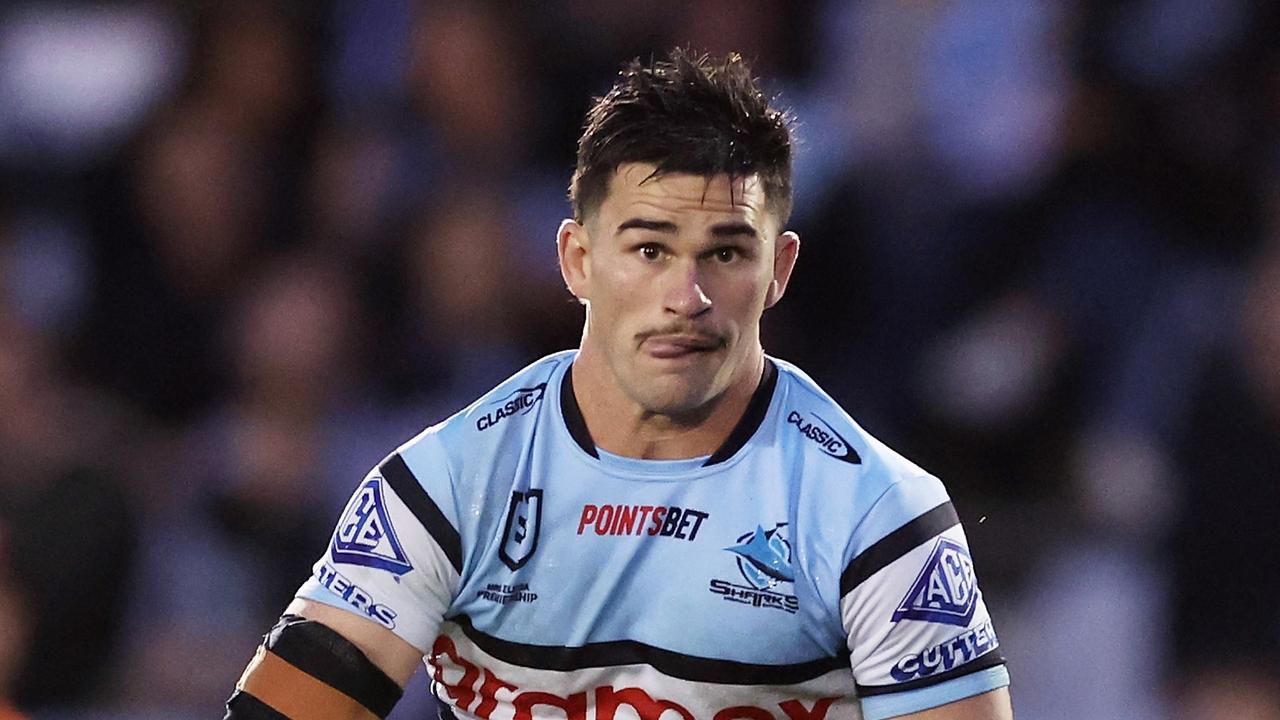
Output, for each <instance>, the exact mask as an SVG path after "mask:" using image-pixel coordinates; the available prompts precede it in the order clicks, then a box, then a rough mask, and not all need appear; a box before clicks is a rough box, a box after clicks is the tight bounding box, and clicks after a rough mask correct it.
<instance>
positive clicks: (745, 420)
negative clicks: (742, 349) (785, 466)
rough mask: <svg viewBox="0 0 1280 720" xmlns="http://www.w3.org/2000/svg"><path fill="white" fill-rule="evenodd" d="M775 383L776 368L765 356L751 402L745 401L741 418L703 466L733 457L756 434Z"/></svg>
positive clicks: (767, 408)
mask: <svg viewBox="0 0 1280 720" xmlns="http://www.w3.org/2000/svg"><path fill="white" fill-rule="evenodd" d="M777 385H778V368H776V367H774V365H773V361H772V360H770V359H769V358H765V359H764V375H762V376H761V377H760V385H759V386H758V387H756V391H755V393H754V394H752V395H751V402H749V403H747V410H746V412H744V413H742V418H741V419H739V420H738V424H737V425H735V426H734V427H733V430H732V431H731V432H730V433H729V437H728V438H726V439H725V441H724V444H723V445H721V446H720V448H719V449H718V450H716V451H715V452H713V453H711V457H709V458H707V461H706V462H704V463H703V464H702V465H703V467H706V466H707V465H715V464H716V463H721V462H724V461H725V460H728V459H729V458H731V457H733V454H734V453H736V452H738V451H739V450H741V449H742V446H743V445H746V444H747V441H748V440H750V439H751V436H752V435H755V434H756V428H758V427H760V423H762V422H764V416H765V415H766V414H768V412H769V401H771V400H773V389H774V388H775V387H777Z"/></svg>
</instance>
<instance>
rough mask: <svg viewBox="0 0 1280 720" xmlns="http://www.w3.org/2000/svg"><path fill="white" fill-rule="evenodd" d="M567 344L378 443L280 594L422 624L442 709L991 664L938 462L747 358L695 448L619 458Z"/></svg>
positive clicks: (693, 712) (814, 708)
mask: <svg viewBox="0 0 1280 720" xmlns="http://www.w3.org/2000/svg"><path fill="white" fill-rule="evenodd" d="M574 357H575V353H574V352H565V353H559V354H556V355H552V356H550V357H547V358H544V359H543V360H541V361H539V362H537V363H535V364H533V365H531V366H529V367H528V368H525V369H524V370H522V371H521V372H519V373H518V374H516V375H515V376H514V377H512V378H511V379H509V380H507V381H506V382H504V383H503V384H502V385H500V386H498V387H497V388H496V389H494V390H493V391H492V392H490V393H489V394H487V395H485V396H484V397H483V398H481V399H480V400H479V401H477V402H476V403H475V404H473V405H471V406H470V407H468V408H467V409H465V410H463V411H462V412H460V413H458V414H457V415H454V416H453V417H451V418H449V419H448V420H446V421H445V422H443V423H440V424H439V425H436V426H433V427H431V428H428V429H427V430H426V431H424V432H423V433H422V434H421V435H419V436H418V437H416V438H414V439H413V440H411V441H410V442H408V443H406V444H405V445H404V446H402V447H401V448H400V449H399V450H398V451H396V452H395V453H394V454H392V455H391V456H390V457H389V458H387V460H386V461H384V462H383V463H382V464H381V465H379V467H378V468H377V469H375V470H374V471H373V472H371V473H370V474H369V475H368V476H367V477H366V478H365V480H364V481H363V482H362V483H361V484H360V486H359V487H358V489H357V490H356V493H355V495H354V497H353V498H352V500H351V502H350V503H349V504H348V506H347V509H346V511H345V512H344V514H343V516H342V519H341V520H340V521H339V523H338V528H337V530H336V531H335V533H334V537H333V540H332V542H331V543H330V546H329V549H328V552H326V554H325V555H324V557H323V558H321V559H320V561H319V562H317V563H316V565H315V573H314V575H313V577H312V578H311V579H309V580H308V581H307V582H306V583H305V584H304V585H303V586H302V588H301V589H300V590H299V591H298V596H299V597H303V598H308V599H311V600H316V601H319V602H322V603H326V604H329V605H332V606H334V607H339V608H344V609H347V610H350V611H352V612H356V613H360V614H362V615H364V616H366V617H369V618H371V619H372V620H374V621H376V622H379V623H381V624H383V625H385V626H386V627H388V628H390V629H391V630H392V631H393V632H395V633H396V634H397V635H399V636H400V637H402V638H404V639H405V640H406V641H408V642H409V643H410V644H412V645H413V646H415V647H417V648H419V649H421V650H422V651H423V654H424V656H425V658H426V663H427V666H428V669H429V671H430V672H431V674H432V677H433V678H434V681H435V682H434V686H433V687H434V690H435V692H436V694H437V696H438V697H439V698H440V699H441V702H442V703H443V704H445V705H447V706H448V707H449V708H451V709H452V712H453V713H454V714H455V715H457V716H458V717H459V718H476V717H478V718H486V719H488V718H492V719H493V720H512V719H514V720H525V719H529V718H543V717H546V718H568V719H569V720H587V719H588V718H594V719H595V720H612V719H613V718H614V717H615V716H616V715H617V714H618V713H621V714H622V716H623V717H626V718H630V717H634V716H638V717H639V718H641V719H642V720H658V719H659V717H660V716H661V718H662V720H678V718H685V720H692V719H693V718H698V719H699V720H701V719H703V718H705V719H706V720H734V719H735V718H742V719H746V720H765V719H766V718H777V719H778V720H787V719H792V720H798V719H801V718H805V719H810V720H821V719H822V718H825V717H830V718H833V719H834V718H850V717H852V718H858V717H862V718H867V719H868V720H876V719H878V718H886V717H892V716H895V715H901V714H906V713H911V712H916V711H919V710H923V709H926V708H930V707H935V706H938V705H942V704H945V703H948V702H952V701H954V700H958V699H961V698H964V697H968V696H971V695H976V694H979V693H982V692H985V691H988V690H992V689H995V688H998V687H1001V686H1003V685H1006V684H1007V683H1008V674H1007V673H1006V671H1005V669H1004V666H1003V659H1002V658H1001V655H1000V652H999V650H998V649H997V648H998V645H999V643H998V641H997V640H996V635H995V632H994V630H993V629H992V625H991V619H990V617H989V615H988V614H987V609H986V606H985V604H984V602H983V598H982V594H981V592H980V591H979V589H978V586H977V581H976V578H975V575H974V571H973V564H972V562H971V560H970V557H969V551H968V549H967V546H966V541H965V537H964V532H963V530H962V529H961V527H960V525H959V520H958V519H957V517H956V514H955V510H954V509H953V508H952V506H951V503H950V501H949V500H948V498H947V494H946V491H945V490H944V488H943V486H942V483H940V482H939V481H938V480H937V479H936V478H934V477H932V476H930V475H928V474H927V473H925V472H924V471H923V470H921V469H920V468H918V467H916V466H915V465H913V464H911V463H910V462H908V461H907V460H905V459H903V458H902V457H901V456H899V455H898V454H896V453H894V452H893V451H892V450H890V449H889V448H887V447H885V446H884V445H882V444H881V443H879V442H878V441H877V440H875V439H874V438H872V437H871V436H869V435H868V434H867V433H866V432H864V431H863V430H862V429H861V428H859V427H858V426H857V425H856V424H855V423H854V422H853V421H852V420H851V419H850V418H849V416H848V415H847V414H845V412H844V411H843V410H841V409H840V408H839V407H838V406H837V405H836V404H835V402H834V401H832V400H831V398H829V397H828V396H827V395H826V394H825V393H823V392H822V390H821V389H819V388H818V387H817V385H816V384H815V383H814V382H813V381H812V380H811V379H809V378H808V377H807V376H806V375H805V374H804V373H802V372H801V371H800V370H798V369H797V368H795V367H794V366H792V365H790V364H788V363H785V362H782V361H779V360H772V359H771V360H769V361H768V362H767V369H766V373H765V378H764V380H763V381H762V382H761V385H760V387H759V389H758V390H757V391H756V393H755V395H754V396H753V398H752V400H751V402H750V404H749V406H748V408H747V410H746V412H745V414H744V416H743V418H742V420H741V421H740V422H739V424H738V426H737V427H736V428H735V429H734V430H733V432H732V433H731V434H730V437H729V439H728V440H727V441H726V443H725V445H724V446H723V447H721V448H720V449H719V450H717V451H716V452H715V453H713V454H712V455H710V456H709V457H706V458H696V459H692V460H674V461H653V460H636V459H632V458H625V457H620V456H616V455H611V454H609V453H606V452H604V451H601V450H599V449H597V448H596V447H595V445H594V444H593V443H592V441H591V437H590V435H589V433H588V431H587V428H586V426H585V424H584V422H583V420H582V416H581V413H580V411H579V409H578V405H577V402H576V400H575V399H574V394H573V388H572V373H571V372H569V370H570V368H571V366H572V363H573V359H574ZM624 706H625V709H623V708H624Z"/></svg>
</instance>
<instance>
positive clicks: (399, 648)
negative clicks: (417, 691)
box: [285, 598, 423, 687]
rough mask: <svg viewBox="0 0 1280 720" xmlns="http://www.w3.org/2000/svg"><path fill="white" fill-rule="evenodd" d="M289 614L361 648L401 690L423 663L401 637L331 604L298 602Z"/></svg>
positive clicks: (294, 603)
mask: <svg viewBox="0 0 1280 720" xmlns="http://www.w3.org/2000/svg"><path fill="white" fill-rule="evenodd" d="M285 614H288V615H301V616H302V617H304V618H307V619H308V620H315V621H316V622H318V623H321V624H323V625H325V626H327V627H329V629H331V630H333V631H334V632H336V633H338V634H339V635H341V636H343V637H344V638H346V639H347V640H348V641H350V642H351V644H352V645H355V646H356V647H357V648H360V652H363V653H364V655H365V657H367V658H369V660H370V662H372V663H373V664H374V665H377V666H378V669H380V670H382V672H384V673H386V674H387V677H389V678H391V679H392V680H395V681H396V684H397V685H399V686H400V687H404V686H405V683H407V682H409V678H410V677H411V676H412V675H413V673H414V671H415V670H417V669H418V665H419V663H421V662H422V656H423V653H422V651H421V650H418V649H417V648H415V647H414V646H412V645H410V644H409V643H407V642H405V641H404V640H403V639H402V638H401V637H400V636H399V635H396V634H395V633H393V632H391V631H390V630H388V629H387V628H385V627H383V626H381V625H379V624H378V623H376V622H374V621H372V620H368V619H365V618H362V617H360V616H359V615H356V614H354V613H350V612H347V611H346V610H339V609H337V608H334V607H330V606H328V605H323V604H321V603H317V602H312V601H310V600H304V599H302V598H297V599H295V600H294V601H293V602H292V603H291V604H290V605H289V608H288V609H287V610H285Z"/></svg>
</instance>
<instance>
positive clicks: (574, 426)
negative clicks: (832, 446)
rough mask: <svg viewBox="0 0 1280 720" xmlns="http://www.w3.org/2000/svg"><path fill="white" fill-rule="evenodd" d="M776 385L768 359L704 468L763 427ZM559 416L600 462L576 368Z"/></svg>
mask: <svg viewBox="0 0 1280 720" xmlns="http://www.w3.org/2000/svg"><path fill="white" fill-rule="evenodd" d="M777 385H778V368H777V367H776V366H775V365H774V363H773V360H770V359H769V358H768V356H766V357H765V359H764V374H763V375H761V377H760V384H759V385H758V386H756V391H755V392H754V393H753V394H752V395H751V401H750V402H748V403H747V409H746V410H745V411H744V412H743V413H742V417H741V418H739V419H738V424H737V425H735V426H734V427H733V430H732V431H730V432H729V437H727V438H725V441H724V443H723V444H722V445H720V447H719V448H717V449H716V451H715V452H713V453H711V456H710V457H708V458H707V461H706V462H704V463H703V464H702V466H703V467H706V466H708V465H715V464H717V463H722V462H724V461H725V460H728V459H729V458H731V457H733V456H734V454H735V453H737V452H738V451H739V450H741V449H742V446H743V445H746V444H747V441H748V440H750V439H751V436H752V435H754V434H755V432H756V429H757V428H759V427H760V423H762V422H764V418H765V415H767V414H768V412H769V402H770V401H771V400H773V390H774V388H775V387H777ZM560 414H561V415H563V416H564V424H565V426H566V427H567V428H568V430H569V435H570V436H571V437H573V441H574V442H576V443H578V447H580V448H582V449H583V451H584V452H586V453H587V454H588V455H590V456H591V457H593V458H596V459H599V458H600V453H599V452H597V451H596V443H595V441H594V440H592V439H591V433H590V432H589V431H588V430H587V423H586V421H585V420H583V418H582V408H580V407H578V398H577V397H575V396H574V394H573V365H570V366H569V367H568V369H566V370H565V371H564V379H563V380H561V381H560Z"/></svg>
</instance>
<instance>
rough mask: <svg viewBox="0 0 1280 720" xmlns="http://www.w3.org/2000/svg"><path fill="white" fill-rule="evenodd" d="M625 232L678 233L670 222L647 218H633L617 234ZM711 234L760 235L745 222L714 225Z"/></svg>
mask: <svg viewBox="0 0 1280 720" xmlns="http://www.w3.org/2000/svg"><path fill="white" fill-rule="evenodd" d="M625 230H652V231H654V232H660V233H665V234H669V235H673V234H675V233H676V230H677V228H676V224H675V223H673V222H670V221H668V220H646V219H645V218H631V219H629V220H624V221H623V222H622V223H621V224H620V225H618V230H617V232H616V233H615V234H621V233H622V232H623V231H625ZM711 234H712V235H713V236H714V237H738V236H741V235H747V236H750V237H756V236H757V235H758V233H757V232H756V229H755V228H754V227H752V226H751V225H749V224H747V223H745V222H727V223H720V224H718V225H713V226H712V227H711Z"/></svg>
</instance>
